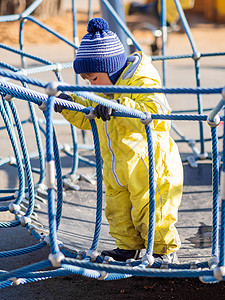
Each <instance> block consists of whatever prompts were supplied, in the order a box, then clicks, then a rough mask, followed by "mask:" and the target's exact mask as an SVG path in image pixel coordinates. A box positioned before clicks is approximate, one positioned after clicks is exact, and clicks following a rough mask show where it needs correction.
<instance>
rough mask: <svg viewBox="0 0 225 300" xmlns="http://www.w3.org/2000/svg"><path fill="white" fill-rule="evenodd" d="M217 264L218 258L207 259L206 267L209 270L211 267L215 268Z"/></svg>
mask: <svg viewBox="0 0 225 300" xmlns="http://www.w3.org/2000/svg"><path fill="white" fill-rule="evenodd" d="M218 263H219V258H218V257H217V256H212V257H210V258H209V260H208V265H209V267H210V269H211V268H212V267H213V266H217V265H218Z"/></svg>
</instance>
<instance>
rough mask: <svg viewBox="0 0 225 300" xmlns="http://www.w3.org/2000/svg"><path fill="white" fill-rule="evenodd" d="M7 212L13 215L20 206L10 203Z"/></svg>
mask: <svg viewBox="0 0 225 300" xmlns="http://www.w3.org/2000/svg"><path fill="white" fill-rule="evenodd" d="M9 211H10V212H11V213H13V212H14V211H20V206H19V205H18V204H15V203H10V204H9Z"/></svg>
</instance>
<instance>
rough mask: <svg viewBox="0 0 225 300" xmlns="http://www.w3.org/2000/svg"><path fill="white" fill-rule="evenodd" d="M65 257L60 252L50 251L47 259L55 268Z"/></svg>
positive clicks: (59, 265) (58, 266)
mask: <svg viewBox="0 0 225 300" xmlns="http://www.w3.org/2000/svg"><path fill="white" fill-rule="evenodd" d="M64 258H65V256H64V255H63V254H62V252H57V253H50V254H49V256H48V259H49V260H50V262H51V264H52V266H53V267H55V268H60V267H61V261H62V260H63V259H64Z"/></svg>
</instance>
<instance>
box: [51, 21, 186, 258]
mask: <svg viewBox="0 0 225 300" xmlns="http://www.w3.org/2000/svg"><path fill="white" fill-rule="evenodd" d="M74 70H75V72H76V73H78V74H81V76H82V77H83V78H84V79H87V80H89V82H90V83H91V84H93V85H126V86H140V87H160V85H161V83H160V78H159V75H158V72H157V71H156V69H155V68H154V67H153V66H152V64H151V60H150V58H148V57H146V56H145V55H144V54H143V53H141V52H136V53H134V54H133V55H131V56H129V57H126V55H125V52H124V48H123V46H122V44H121V42H120V40H119V39H118V37H117V35H116V34H115V33H113V32H111V31H109V30H108V23H107V22H106V21H105V20H104V19H101V18H95V19H92V20H90V21H89V23H88V34H86V35H85V36H84V37H83V39H82V40H81V44H80V47H79V49H78V51H77V55H76V59H75V61H74ZM100 96H102V97H104V98H106V99H108V100H109V101H110V100H117V101H118V100H119V102H120V104H122V105H125V106H127V107H130V108H135V109H139V110H141V111H143V112H145V111H149V112H151V113H163V114H168V113H169V112H170V109H169V107H168V103H167V101H166V98H165V96H164V95H163V94H131V93H127V94H121V93H115V94H114V95H113V94H100ZM71 97H72V98H71ZM71 97H70V96H68V95H66V94H61V95H60V98H62V99H67V100H71V101H75V102H77V103H80V104H82V105H85V106H87V107H89V106H93V107H95V109H94V112H95V114H96V116H97V118H98V119H97V120H96V124H97V128H98V133H99V140H100V147H101V155H102V159H103V179H104V183H105V186H106V208H105V214H106V217H107V219H108V222H109V226H110V234H111V236H112V237H114V238H115V240H116V245H117V248H116V249H114V250H104V251H103V252H102V253H101V254H102V255H103V256H110V257H112V258H114V259H115V260H118V261H126V260H127V259H130V258H134V259H138V258H139V257H140V253H141V249H145V248H146V246H147V239H148V219H149V213H148V210H149V203H148V202H149V184H148V169H147V166H148V151H147V149H148V148H147V141H146V132H145V127H144V125H143V124H142V123H141V122H140V120H139V119H134V118H121V117H112V116H110V113H111V110H110V109H109V108H107V107H104V106H102V105H97V104H96V103H94V102H92V101H90V100H86V99H83V98H81V97H78V96H76V95H71ZM55 111H57V112H61V113H62V115H63V116H64V117H65V119H67V120H68V121H69V122H70V123H71V124H73V125H75V126H76V127H78V128H81V129H91V126H90V122H89V120H88V119H87V118H86V117H85V115H84V114H83V113H81V112H74V111H70V110H66V109H63V110H62V106H60V105H55ZM151 128H152V137H153V144H154V164H155V239H154V257H159V258H162V259H164V258H166V259H168V261H169V262H177V260H176V256H175V255H174V253H175V252H176V251H177V250H178V249H179V247H180V241H179V236H178V234H177V231H176V228H175V226H174V223H175V222H176V221H177V212H178V207H179V204H180V201H181V196H182V184H183V170H182V164H181V160H180V156H179V153H178V150H177V146H176V145H175V143H174V141H173V140H172V139H171V137H170V135H169V129H170V122H169V121H164V120H154V121H153V122H152V124H151Z"/></svg>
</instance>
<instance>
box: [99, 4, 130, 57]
mask: <svg viewBox="0 0 225 300" xmlns="http://www.w3.org/2000/svg"><path fill="white" fill-rule="evenodd" d="M107 2H109V3H110V4H111V5H112V7H113V8H114V10H115V11H116V13H117V14H118V15H119V17H120V18H121V19H122V20H123V21H124V23H126V20H125V13H124V6H123V1H122V0H108V1H107ZM100 7H101V14H102V17H103V18H104V19H106V20H107V22H108V23H109V29H110V30H111V31H113V32H115V33H116V34H117V35H118V37H119V39H120V41H121V43H122V44H123V46H124V49H125V52H126V54H127V55H129V54H130V49H129V46H128V44H127V36H126V34H125V33H124V31H123V30H122V28H121V27H120V26H119V24H118V23H117V22H116V21H115V19H114V18H113V16H112V14H111V13H110V11H109V10H108V9H107V7H106V6H105V5H104V4H103V3H102V1H100Z"/></svg>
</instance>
